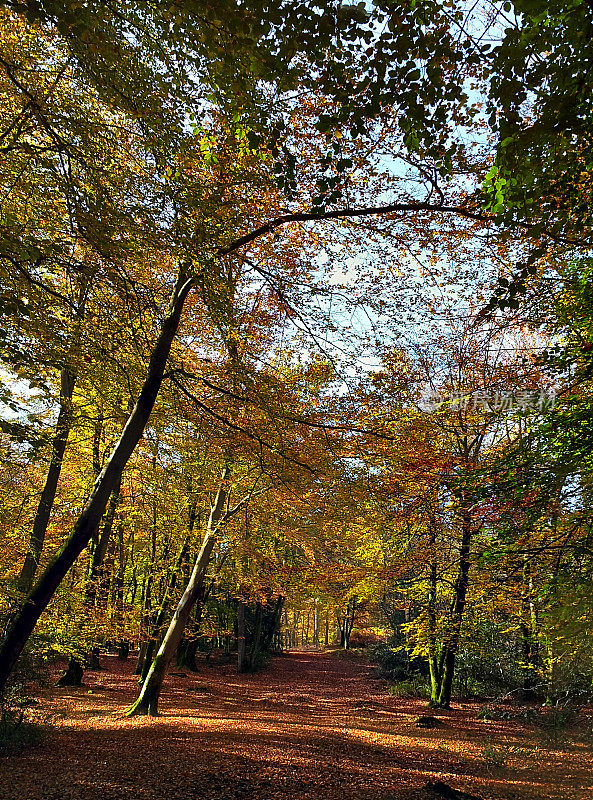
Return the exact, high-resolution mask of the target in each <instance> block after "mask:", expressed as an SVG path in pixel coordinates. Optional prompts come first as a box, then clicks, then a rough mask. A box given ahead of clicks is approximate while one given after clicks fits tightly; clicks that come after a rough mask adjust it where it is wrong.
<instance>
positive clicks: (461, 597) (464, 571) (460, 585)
mask: <svg viewBox="0 0 593 800" xmlns="http://www.w3.org/2000/svg"><path fill="white" fill-rule="evenodd" d="M461 529H462V536H461V548H460V550H459V574H458V577H457V581H456V582H455V597H454V601H453V613H452V631H451V635H450V636H449V640H448V642H447V645H446V648H445V658H444V662H443V672H442V681H441V687H440V692H439V705H440V706H441V707H442V708H449V706H450V705H451V693H452V689H453V678H454V675H455V661H456V658H457V648H458V646H459V637H460V635H461V623H462V621H463V612H464V610H465V603H466V599H467V588H468V576H469V568H470V559H469V554H470V546H471V540H472V534H473V529H472V519H471V515H470V514H469V513H468V512H464V513H463V516H462V525H461Z"/></svg>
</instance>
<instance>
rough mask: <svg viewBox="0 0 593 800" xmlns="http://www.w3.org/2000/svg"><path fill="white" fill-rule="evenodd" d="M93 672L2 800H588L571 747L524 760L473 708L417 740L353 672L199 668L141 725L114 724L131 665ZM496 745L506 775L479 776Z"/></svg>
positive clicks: (299, 667)
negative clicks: (444, 799)
mask: <svg viewBox="0 0 593 800" xmlns="http://www.w3.org/2000/svg"><path fill="white" fill-rule="evenodd" d="M102 661H103V663H104V664H105V666H106V668H107V669H105V670H104V671H101V672H92V673H88V674H87V676H86V685H85V686H84V687H82V688H80V689H75V690H52V692H51V693H50V694H49V695H48V696H47V697H44V698H43V700H42V704H41V706H40V709H41V711H42V712H43V713H45V714H48V713H49V714H52V715H53V718H54V720H55V722H56V726H55V727H53V728H52V729H51V730H50V731H49V732H48V734H47V736H46V737H45V739H44V741H43V742H42V744H40V745H39V746H37V747H35V748H34V749H31V750H28V751H27V752H25V753H23V754H22V755H20V756H18V757H13V758H5V759H2V760H0V798H1V799H2V800H68V799H69V798H74V799H75V800H198V798H200V799H201V798H205V799H207V798H212V799H213V800H214V799H216V800H239V799H243V798H245V800H247V798H249V799H251V798H253V800H272V798H290V799H291V800H292V799H293V798H294V800H296V799H297V798H298V800H310V799H311V800H312V799H313V798H315V800H338V799H339V800H387V798H389V800H400V798H410V797H423V796H424V795H423V793H422V792H420V791H419V789H420V787H422V786H423V785H424V784H425V783H426V781H427V780H429V779H440V780H443V781H446V782H447V783H449V784H451V785H452V786H455V787H456V788H459V789H464V790H465V791H468V792H472V793H473V794H476V795H479V796H481V797H483V798H486V800H491V799H492V800H510V798H529V800H535V798H538V800H540V798H563V797H565V798H568V797H570V798H571V800H588V799H589V798H591V797H593V769H592V768H591V757H590V753H587V752H586V751H585V750H584V749H580V748H579V747H577V745H576V744H573V746H572V751H571V755H570V759H568V758H567V757H566V754H565V753H561V752H557V751H552V750H549V749H546V750H542V749H537V748H536V749H534V743H533V737H532V735H531V734H530V733H529V731H526V730H525V729H523V728H521V727H519V726H513V725H512V724H511V723H498V722H492V721H490V722H488V721H480V720H478V719H477V718H476V711H477V706H472V705H471V704H470V705H467V706H464V708H463V709H457V710H454V711H452V712H450V713H442V714H441V716H442V718H443V721H444V723H445V724H444V725H443V726H442V727H440V728H437V729H434V730H420V729H418V728H417V727H416V726H415V724H414V717H415V715H417V714H419V713H424V712H425V706H424V704H423V703H422V702H421V701H403V700H400V699H397V698H394V697H391V696H390V695H389V694H388V693H387V692H386V684H385V683H384V682H383V681H380V680H377V678H376V677H374V675H373V673H372V670H371V669H370V668H369V667H367V666H365V665H364V664H362V663H361V662H360V661H348V660H340V659H338V658H336V657H335V656H329V655H326V654H321V653H308V652H296V653H291V654H288V655H285V656H281V657H278V658H275V659H274V660H273V662H272V665H271V667H270V669H269V670H268V671H266V672H263V673H260V674H258V675H254V676H252V675H241V676H238V675H236V674H235V673H234V668H233V667H232V666H230V665H229V666H220V665H219V666H215V667H207V666H204V667H202V669H201V672H200V674H198V675H195V674H188V675H187V676H186V677H182V676H171V677H170V678H169V679H168V681H167V687H166V691H165V692H164V694H163V697H162V700H161V709H162V715H161V716H160V717H159V718H157V719H151V720H149V719H144V718H142V719H140V718H136V719H132V720H127V719H122V718H121V717H120V716H118V712H120V711H121V709H122V708H124V707H125V706H126V704H128V703H130V702H131V701H132V699H133V698H134V696H135V691H136V688H137V687H136V684H135V679H134V676H133V675H131V674H130V672H131V669H132V667H133V664H132V663H131V661H130V662H129V663H126V664H122V663H121V662H118V661H117V660H116V659H115V658H112V657H104V658H103V659H102ZM493 741H497V742H504V747H505V748H506V750H505V751H504V752H505V753H506V758H505V760H506V761H507V764H506V765H505V766H496V765H492V764H490V765H489V764H488V759H487V753H488V750H487V748H488V746H490V747H491V746H492V742H493ZM500 746H501V747H502V746H503V745H502V744H501V745H500ZM485 748H486V750H485Z"/></svg>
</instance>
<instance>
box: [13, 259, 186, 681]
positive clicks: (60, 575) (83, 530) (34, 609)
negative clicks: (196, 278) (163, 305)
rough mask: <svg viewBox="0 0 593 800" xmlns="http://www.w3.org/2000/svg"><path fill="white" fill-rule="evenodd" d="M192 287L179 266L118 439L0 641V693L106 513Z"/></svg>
mask: <svg viewBox="0 0 593 800" xmlns="http://www.w3.org/2000/svg"><path fill="white" fill-rule="evenodd" d="M191 288H192V280H191V279H189V278H188V276H187V275H186V274H185V272H184V271H183V270H180V272H179V275H178V278H177V281H176V284H175V288H174V291H173V296H172V298H171V305H170V307H169V310H168V312H167V315H166V317H165V319H164V320H163V322H162V325H161V329H160V333H159V336H158V338H157V341H156V343H155V346H154V348H153V350H152V353H151V356H150V361H149V365H148V369H147V374H146V378H145V380H144V384H143V386H142V389H141V391H140V395H139V397H138V400H137V401H136V405H135V406H134V408H133V410H132V412H131V414H130V416H129V417H128V421H127V422H126V425H125V427H124V429H123V431H122V434H121V436H120V438H119V441H118V442H117V444H116V446H115V448H114V450H113V452H112V453H111V456H110V457H109V459H108V460H107V463H106V464H105V466H104V467H103V469H102V470H101V473H100V474H99V476H98V478H97V480H96V481H95V485H94V488H93V491H92V492H91V495H90V497H89V499H88V500H87V502H86V504H85V507H84V509H83V511H82V513H81V514H80V516H79V518H78V520H77V521H76V524H75V526H74V529H73V530H72V533H71V534H70V536H69V537H68V539H67V540H66V542H65V543H64V545H63V546H62V547H61V548H60V550H59V551H58V553H57V554H56V555H55V556H54V558H53V559H52V560H51V561H50V563H49V564H48V566H47V568H46V569H45V571H44V572H43V574H42V575H41V576H40V577H39V579H38V580H37V582H36V584H35V586H34V587H33V589H32V590H31V592H30V593H29V595H28V597H27V598H26V600H25V602H24V604H23V606H22V608H21V609H20V611H19V612H18V613H17V614H16V616H15V618H14V619H13V621H12V623H11V625H10V627H9V629H8V631H7V634H6V637H5V638H4V641H3V642H2V646H1V647H0V692H1V691H2V690H3V689H4V686H5V685H6V681H7V680H8V677H9V675H10V673H11V672H12V670H13V668H14V666H15V664H16V662H17V660H18V658H19V656H20V654H21V653H22V651H23V648H24V647H25V645H26V643H27V641H28V639H29V636H30V635H31V633H32V632H33V629H34V628H35V625H36V624H37V620H38V619H39V617H40V616H41V614H42V613H43V612H44V611H45V609H46V608H47V605H48V603H49V602H50V600H51V599H52V597H53V596H54V593H55V591H56V589H57V588H58V586H59V585H60V583H61V582H62V580H63V579H64V577H65V576H66V574H67V572H68V570H69V569H70V567H71V566H72V565H73V564H74V562H75V561H76V559H77V558H78V556H79V555H80V553H81V552H82V551H83V550H84V548H85V547H86V546H87V544H88V543H89V540H90V538H91V536H92V535H93V532H94V530H95V529H96V527H97V525H98V524H99V522H100V520H101V517H102V516H103V514H104V512H105V508H106V506H107V502H108V500H109V496H110V494H111V492H112V491H113V489H114V487H115V485H116V484H117V481H118V480H119V479H120V477H121V474H122V472H123V470H124V469H125V466H126V464H127V463H128V460H129V458H130V456H131V455H132V453H133V452H134V450H135V448H136V445H137V444H138V442H139V441H140V439H141V438H142V434H143V432H144V428H145V426H146V423H147V422H148V420H149V418H150V415H151V413H152V410H153V408H154V404H155V401H156V398H157V395H158V392H159V389H160V387H161V383H162V381H163V375H164V372H165V367H166V365H167V360H168V358H169V353H170V351H171V345H172V343H173V339H174V337H175V334H176V332H177V329H178V327H179V321H180V318H181V312H182V310H183V304H184V302H185V299H186V297H187V295H188V293H189V291H190V289H191Z"/></svg>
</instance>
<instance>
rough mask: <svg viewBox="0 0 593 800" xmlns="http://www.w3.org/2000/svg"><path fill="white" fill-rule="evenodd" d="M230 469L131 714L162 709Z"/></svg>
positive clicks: (199, 588)
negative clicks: (169, 670) (170, 669)
mask: <svg viewBox="0 0 593 800" xmlns="http://www.w3.org/2000/svg"><path fill="white" fill-rule="evenodd" d="M229 471H230V468H229V467H228V466H225V467H224V469H223V472H222V476H221V478H222V483H221V485H220V487H219V489H218V492H217V493H216V499H215V501H214V503H213V505H212V508H211V511H210V518H209V520H208V525H207V526H206V533H205V534H204V538H203V540H202V546H201V548H200V552H199V553H198V557H197V558H196V562H195V564H194V568H193V570H192V574H191V576H190V579H189V582H188V584H187V586H186V588H185V591H184V593H183V595H182V597H181V599H180V601H179V603H178V604H177V608H176V609H175V613H174V614H173V619H172V620H171V622H170V624H169V627H168V629H167V632H166V633H165V636H164V638H163V641H162V644H161V646H160V647H159V651H158V653H157V654H156V657H155V659H154V661H153V662H152V665H151V667H150V670H149V672H148V675H147V676H146V680H145V681H144V685H143V687H142V690H141V692H140V695H139V697H138V699H137V700H136V702H135V703H133V704H132V705H131V706H130V708H129V709H128V710H127V711H126V715H127V716H135V715H138V714H148V715H149V716H156V715H157V713H158V702H159V697H160V694H161V689H162V687H163V681H164V679H165V675H166V672H167V668H168V666H169V663H170V662H171V659H172V658H173V657H174V655H175V653H176V652H177V648H178V646H179V642H180V641H181V638H182V636H183V631H184V630H185V626H186V624H187V620H188V619H189V615H190V613H191V610H192V608H193V606H194V604H195V602H196V600H197V599H198V597H199V595H200V593H201V592H202V591H203V588H204V579H205V577H206V569H207V568H208V564H209V563H210V556H211V555H212V551H213V549H214V545H215V543H216V536H217V529H218V526H219V524H220V521H221V519H222V517H223V512H224V505H225V503H226V498H227V495H228V489H227V485H226V480H227V477H228V474H229Z"/></svg>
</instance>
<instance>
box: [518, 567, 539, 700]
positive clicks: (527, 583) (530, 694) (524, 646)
mask: <svg viewBox="0 0 593 800" xmlns="http://www.w3.org/2000/svg"><path fill="white" fill-rule="evenodd" d="M520 629H521V651H522V663H521V670H522V672H523V686H522V690H521V695H522V699H523V700H524V701H529V700H533V699H534V698H535V688H534V676H535V653H536V648H535V638H534V626H533V609H532V603H531V565H530V563H529V560H528V558H527V556H525V558H524V561H523V575H522V581H521V626H520Z"/></svg>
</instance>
